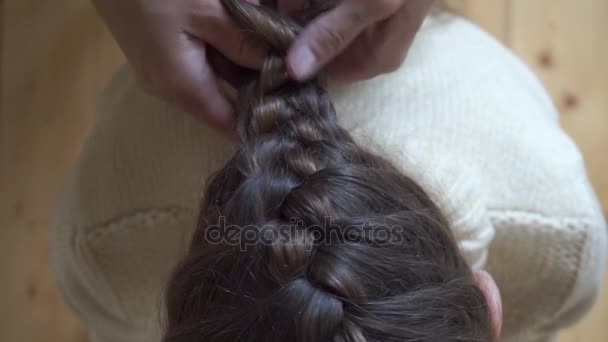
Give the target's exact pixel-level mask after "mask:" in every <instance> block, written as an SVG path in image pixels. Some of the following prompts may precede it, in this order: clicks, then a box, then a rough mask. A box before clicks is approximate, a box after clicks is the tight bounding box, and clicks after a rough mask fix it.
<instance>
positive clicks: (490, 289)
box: [474, 271, 502, 338]
mask: <svg viewBox="0 0 608 342" xmlns="http://www.w3.org/2000/svg"><path fill="white" fill-rule="evenodd" d="M474 278H475V284H476V285H477V286H478V287H479V288H480V289H481V291H482V292H483V294H484V295H485V297H486V301H487V303H488V308H489V309H490V319H491V321H492V328H493V330H494V335H495V336H496V338H499V337H500V333H501V330H502V300H501V298H500V291H499V290H498V286H496V282H495V281H494V278H492V276H491V275H490V273H488V272H486V271H477V272H475V274H474Z"/></svg>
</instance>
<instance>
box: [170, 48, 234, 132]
mask: <svg viewBox="0 0 608 342" xmlns="http://www.w3.org/2000/svg"><path fill="white" fill-rule="evenodd" d="M176 57H177V58H176V59H175V61H174V62H173V63H175V68H173V70H172V71H173V72H171V73H170V74H171V75H170V76H168V77H171V78H170V79H169V80H168V82H167V83H168V85H167V86H168V87H169V88H168V89H169V93H170V94H171V99H170V100H171V102H174V103H175V104H177V105H178V106H180V107H182V108H183V109H184V110H186V111H187V112H189V113H191V114H193V115H194V116H196V117H198V118H200V119H202V120H203V121H204V122H205V123H207V124H208V125H210V126H212V127H214V128H217V129H219V130H221V131H223V132H225V133H229V132H230V131H231V130H232V127H233V123H234V113H233V109H232V106H231V104H230V102H229V101H228V100H227V99H226V97H225V96H224V95H223V94H222V92H221V90H220V88H219V86H218V82H217V77H216V75H215V73H214V72H213V70H212V68H211V67H210V65H209V63H208V61H207V57H206V53H205V47H204V45H202V44H199V43H198V42H196V41H193V42H191V43H190V44H188V45H187V47H186V48H185V49H184V50H183V53H182V54H180V55H178V56H176ZM168 74H169V73H168Z"/></svg>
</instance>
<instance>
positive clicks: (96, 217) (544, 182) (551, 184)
mask: <svg viewBox="0 0 608 342" xmlns="http://www.w3.org/2000/svg"><path fill="white" fill-rule="evenodd" d="M332 96H333V98H334V100H335V104H336V107H337V110H338V116H339V120H340V122H341V124H342V125H343V126H344V127H345V128H347V129H348V130H350V131H351V132H352V133H353V134H354V136H355V137H356V139H357V140H358V141H359V142H361V143H362V144H365V145H366V146H370V147H372V148H373V149H376V150H377V151H379V152H380V153H382V154H384V155H386V156H388V157H390V158H391V159H392V160H393V161H395V162H396V163H397V165H398V166H400V167H401V168H402V169H403V171H404V172H406V173H408V174H409V175H410V176H411V177H413V178H414V179H415V180H416V181H418V182H419V183H420V184H421V185H422V186H423V188H425V190H426V191H427V192H429V194H430V195H431V196H432V197H433V199H434V200H435V201H436V202H437V203H439V204H440V207H441V208H442V210H443V211H444V213H445V214H446V216H447V217H448V218H449V220H450V222H451V224H452V226H453V229H454V231H455V234H456V237H457V239H458V241H459V244H460V247H461V249H462V251H463V253H464V254H465V256H466V258H467V260H468V262H469V263H470V264H471V265H472V267H474V268H475V269H480V268H485V269H488V270H489V271H490V272H491V273H492V274H493V275H494V277H495V278H496V280H497V282H498V285H499V287H500V289H501V291H502V294H503V302H504V304H503V305H504V316H505V317H504V318H505V322H504V338H503V340H504V341H507V342H508V341H517V342H526V341H530V342H547V341H549V340H550V338H551V337H552V336H554V335H555V333H556V331H557V330H558V329H560V328H563V327H564V326H566V325H568V324H570V323H572V322H575V321H576V320H577V319H579V318H580V317H581V316H582V315H583V314H584V313H585V312H587V311H588V309H589V307H590V305H591V304H592V303H593V301H594V300H595V298H596V295H597V291H598V289H599V288H600V287H601V279H602V277H603V272H604V267H605V260H606V226H605V221H604V218H603V217H602V214H601V210H600V207H599V205H598V201H597V198H596V197H595V194H594V192H593V190H592V189H591V188H590V186H589V182H588V180H587V176H586V172H585V168H584V163H583V159H582V157H581V154H580V152H579V151H578V149H577V148H576V146H575V145H574V144H573V143H572V141H571V140H570V138H568V136H567V135H566V134H565V133H564V132H563V130H562V129H561V128H560V126H559V123H558V114H557V112H556V110H555V108H554V106H553V105H552V103H551V100H550V98H549V97H548V95H547V94H546V92H545V90H544V89H543V87H542V86H541V84H540V83H539V82H538V80H537V79H536V77H534V76H533V75H532V74H531V73H530V71H529V70H528V69H527V68H526V67H525V66H523V64H522V63H521V62H520V61H518V60H517V59H516V58H515V57H514V56H513V55H512V54H511V53H510V52H509V51H507V50H506V49H504V48H503V47H502V46H501V45H499V44H498V43H497V42H496V41H495V40H493V39H492V38H491V37H489V36H488V35H486V34H485V33H483V32H481V31H480V30H479V29H478V28H476V27H475V26H473V25H472V24H470V23H468V22H466V21H465V20H463V19H459V18H454V17H450V16H439V17H433V18H429V19H428V20H427V22H426V23H425V25H424V27H423V29H422V31H421V33H420V34H419V36H418V38H417V40H416V42H415V44H414V46H413V47H412V49H411V52H410V55H409V57H408V60H407V62H406V63H405V65H404V66H403V67H402V68H401V69H400V70H398V71H397V72H395V73H393V74H390V75H385V76H382V77H378V78H376V79H373V80H370V81H367V82H362V83H359V84H356V85H353V86H349V87H347V88H344V89H340V90H337V91H333V92H332ZM233 147H234V146H233V145H232V144H231V143H230V142H228V141H226V140H225V139H224V138H222V137H220V136H219V135H218V134H217V133H215V132H213V131H211V130H210V129H208V128H206V127H205V126H203V125H202V124H200V123H199V122H198V121H196V120H195V119H194V118H192V117H190V116H188V115H186V114H183V113H180V112H179V111H178V110H176V109H175V108H173V107H171V106H169V105H167V104H165V103H163V102H161V101H158V100H156V99H153V98H151V97H149V96H147V95H145V94H144V93H143V92H142V91H141V90H139V89H138V88H137V86H136V84H135V79H134V76H133V74H132V72H131V71H130V70H129V69H128V68H124V69H122V70H121V71H120V72H119V73H118V74H117V75H116V77H115V78H114V80H113V81H112V83H111V84H110V85H109V87H108V88H107V90H106V91H105V92H104V94H103V95H102V96H101V97H100V100H99V106H98V116H97V120H96V124H95V128H94V129H93V132H92V133H91V136H90V137H89V139H88V141H87V142H86V144H85V146H84V148H83V151H82V157H81V159H80V160H79V162H78V164H77V165H76V167H75V169H74V171H73V173H72V174H71V175H70V176H69V177H68V179H67V181H66V184H65V190H64V192H63V194H62V197H61V198H60V200H59V206H58V209H57V218H56V221H55V227H54V235H53V264H54V269H55V271H56V274H57V281H58V284H59V287H60V289H61V291H62V293H63V295H64V297H65V299H66V301H67V303H68V304H69V305H70V306H71V307H72V308H73V309H74V310H75V312H77V313H78V315H79V316H80V317H81V318H82V319H83V320H84V321H85V323H86V324H87V325H88V326H89V328H90V329H91V334H92V336H93V339H94V341H97V342H110V341H146V342H149V341H158V340H159V339H160V326H161V324H160V322H159V317H158V312H159V311H160V310H159V307H160V306H161V305H162V299H161V297H160V296H161V292H162V289H163V287H164V282H165V281H166V279H167V277H168V274H169V272H170V270H171V268H172V267H173V265H174V264H175V263H176V262H177V261H178V260H179V258H180V256H181V255H182V253H183V252H184V251H185V248H186V246H187V242H188V240H189V237H190V234H191V233H192V231H193V229H194V222H195V220H196V214H197V206H198V200H199V197H200V194H201V191H202V187H203V184H204V180H205V178H206V177H207V176H208V175H209V174H210V173H211V172H213V171H215V170H216V169H218V168H219V167H220V166H221V165H223V163H224V162H225V161H226V160H227V159H228V158H229V156H230V153H231V151H232V149H233Z"/></svg>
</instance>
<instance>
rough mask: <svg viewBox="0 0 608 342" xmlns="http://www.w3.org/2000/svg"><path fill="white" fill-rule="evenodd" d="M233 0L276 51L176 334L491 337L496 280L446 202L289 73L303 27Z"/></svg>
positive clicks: (198, 252)
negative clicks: (289, 56) (288, 61)
mask: <svg viewBox="0 0 608 342" xmlns="http://www.w3.org/2000/svg"><path fill="white" fill-rule="evenodd" d="M222 3H223V4H224V5H225V7H226V9H227V10H228V12H229V13H230V14H231V15H232V16H233V17H234V18H235V20H236V21H237V23H238V24H239V25H241V26H242V27H243V29H244V30H247V31H251V32H252V33H253V34H254V36H255V37H257V39H259V40H260V41H261V42H263V43H264V44H266V45H268V47H269V51H270V52H269V57H268V59H267V61H266V63H265V65H264V67H263V69H262V70H261V72H260V73H259V75H258V77H257V79H255V80H254V81H252V82H249V83H247V84H244V85H243V87H242V89H241V90H240V93H239V103H238V104H237V111H238V127H237V131H238V134H239V137H240V140H241V144H240V146H239V148H238V149H237V151H236V152H235V153H234V155H233V157H232V159H231V160H230V161H229V162H228V164H227V165H226V166H225V167H224V168H223V169H221V170H220V171H219V172H218V173H217V174H216V175H215V176H214V177H213V178H212V179H211V180H210V182H209V185H208V187H207V189H206V192H205V195H204V199H203V204H202V208H201V212H200V220H199V225H198V227H197V230H196V233H195V236H194V237H193V241H192V244H191V247H190V249H189V251H188V254H187V255H186V257H185V258H184V260H183V261H182V262H181V263H180V265H178V267H177V268H176V270H175V272H174V274H173V276H172V278H171V280H170V282H169V286H168V288H167V291H166V305H167V329H166V332H165V335H164V341H165V342H173V341H175V342H181V341H303V342H304V341H336V342H338V341H340V342H342V341H344V342H346V341H357V342H363V341H395V342H397V341H399V342H407V341H491V340H493V336H494V334H495V330H496V324H494V328H493V322H495V323H496V322H498V321H499V317H498V316H499V315H491V312H496V310H493V309H496V308H495V307H494V306H495V305H494V304H493V303H497V302H499V301H498V300H497V298H498V297H497V291H496V287H495V285H494V283H493V281H492V280H491V277H489V276H488V275H487V274H484V273H479V274H474V273H473V272H472V271H471V269H470V268H469V267H468V266H467V264H466V263H465V261H464V259H463V258H462V256H461V255H460V253H459V250H458V247H457V245H456V242H455V241H454V238H453V236H452V234H451V232H450V227H449V224H448V222H446V220H445V218H444V217H443V216H442V214H441V213H440V211H439V210H438V208H437V207H436V206H435V204H434V203H433V202H432V201H431V200H430V198H429V197H428V196H427V194H426V193H425V192H424V191H423V190H422V189H421V188H420V187H419V186H418V185H417V184H416V183H415V182H414V181H412V180H411V179H410V178H408V177H407V176H405V175H404V174H403V173H401V172H400V171H399V170H398V169H397V168H396V167H394V166H393V165H392V164H391V163H390V162H389V161H387V160H385V159H384V158H382V157H380V156H378V155H375V154H373V153H371V152H369V151H367V150H366V149H365V148H363V147H361V146H359V145H357V144H356V143H355V142H354V140H353V139H352V138H351V136H350V135H349V134H348V132H346V131H345V130H344V129H342V128H340V127H339V126H338V125H337V121H336V113H335V111H334V109H333V107H332V104H331V102H330V99H329V97H328V95H327V94H326V93H325V92H324V91H323V89H322V88H321V86H320V85H319V83H318V81H317V80H313V81H310V82H306V83H294V82H290V81H289V80H288V79H287V77H286V72H285V66H284V63H283V57H284V53H285V52H286V51H287V49H288V47H289V45H290V43H291V41H292V40H293V38H294V37H295V35H296V34H297V32H298V30H299V26H298V24H296V23H295V22H293V21H291V20H289V19H286V18H284V17H281V16H279V15H277V14H276V13H275V12H272V11H271V10H269V9H268V8H266V7H257V6H254V5H251V4H248V3H246V2H244V1H240V0H222ZM486 298H490V300H487V299H486ZM492 317H494V319H492Z"/></svg>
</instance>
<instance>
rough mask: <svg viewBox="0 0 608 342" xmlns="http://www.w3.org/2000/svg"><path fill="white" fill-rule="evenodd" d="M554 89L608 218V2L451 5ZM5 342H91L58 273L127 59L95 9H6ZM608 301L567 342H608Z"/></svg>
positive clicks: (489, 0)
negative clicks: (83, 147)
mask: <svg viewBox="0 0 608 342" xmlns="http://www.w3.org/2000/svg"><path fill="white" fill-rule="evenodd" d="M447 2H449V3H450V5H451V6H452V7H453V8H454V9H455V10H457V11H459V12H461V13H463V14H464V15H466V16H468V17H470V18H472V20H474V21H476V22H478V23H479V24H480V25H481V26H483V27H484V28H486V29H487V30H488V31H490V32H492V33H493V34H495V35H496V36H497V37H498V38H499V39H500V40H502V41H503V42H505V43H506V44H508V45H509V46H511V47H512V48H513V49H514V50H515V52H516V53H517V54H518V55H519V56H521V57H522V58H523V59H524V60H525V61H526V62H528V63H529V64H530V65H531V66H532V67H533V68H534V69H535V70H536V71H537V73H538V74H539V75H540V76H541V78H542V79H543V80H544V81H545V83H546V85H547V87H548V89H549V90H550V92H551V94H552V95H553V98H554V99H555V102H556V103H557V104H558V106H559V108H560V109H561V112H562V120H563V123H564V125H565V127H566V129H567V130H568V132H569V133H570V134H571V135H572V136H573V137H574V139H575V140H576V142H577V143H578V144H579V146H580V147H581V149H582V150H583V152H584V153H585V156H586V158H587V166H588V169H589V173H590V175H591V178H592V180H593V183H594V185H595V187H596V189H597V191H598V193H599V194H600V197H601V199H602V202H603V206H604V209H605V210H606V211H608V133H607V131H608V62H607V61H608V43H607V41H608V40H607V38H606V36H607V35H608V1H606V0H580V1H572V0H534V1H530V0H451V1H450V0H448V1H447ZM0 21H1V25H0V42H1V44H0V70H1V76H2V81H1V82H0V89H1V90H2V97H1V100H0V101H1V104H0V107H1V112H0V251H1V252H0V274H1V275H2V280H1V281H0V294H1V296H2V297H0V300H1V303H2V305H0V341H20V342H21V341H23V342H28V341H67V342H75V341H86V334H85V331H84V329H83V328H82V327H81V325H80V324H79V323H78V321H77V320H76V319H75V318H73V316H72V315H71V314H70V313H69V311H68V310H67V309H66V308H65V307H64V305H63V303H62V301H61V299H60V298H59V296H58V294H57V292H56V289H55V287H54V285H53V280H52V274H51V272H50V271H49V265H48V261H49V248H48V245H47V243H48V232H47V229H48V224H49V220H50V215H51V212H52V208H53V199H54V197H55V195H56V192H57V190H58V188H59V185H60V181H61V179H62V177H63V175H64V174H65V172H66V170H67V169H68V167H69V165H70V163H71V162H72V161H73V160H74V158H75V156H76V155H77V153H78V149H79V146H80V143H81V142H82V139H83V138H84V136H85V135H86V132H87V130H88V128H89V126H90V124H91V110H92V105H93V101H94V98H95V95H96V94H97V93H98V92H99V90H100V88H101V87H102V85H103V84H104V83H105V82H106V81H107V79H108V78H109V76H110V74H111V71H112V70H113V69H114V68H115V66H116V65H118V64H119V63H120V61H121V60H122V57H121V55H120V53H119V52H118V51H117V49H116V47H115V45H114V44H113V43H112V41H111V39H110V37H109V35H108V34H107V33H106V31H105V30H104V29H103V27H102V25H101V24H100V22H99V20H98V19H97V18H96V16H95V14H94V11H93V10H92V8H91V7H90V5H89V3H88V1H83V0H54V1H41V0H39V1H36V0H0ZM605 322H608V298H607V297H606V296H605V297H604V298H603V299H602V300H601V301H600V303H599V304H598V305H597V306H596V307H595V309H594V310H593V312H592V314H591V315H589V316H588V317H587V318H586V319H585V320H584V321H583V322H581V323H580V324H579V325H577V326H576V327H574V328H573V329H571V330H569V331H567V332H565V333H564V334H563V336H562V338H561V341H562V342H574V341H586V342H602V341H606V340H608V325H606V324H605Z"/></svg>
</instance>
